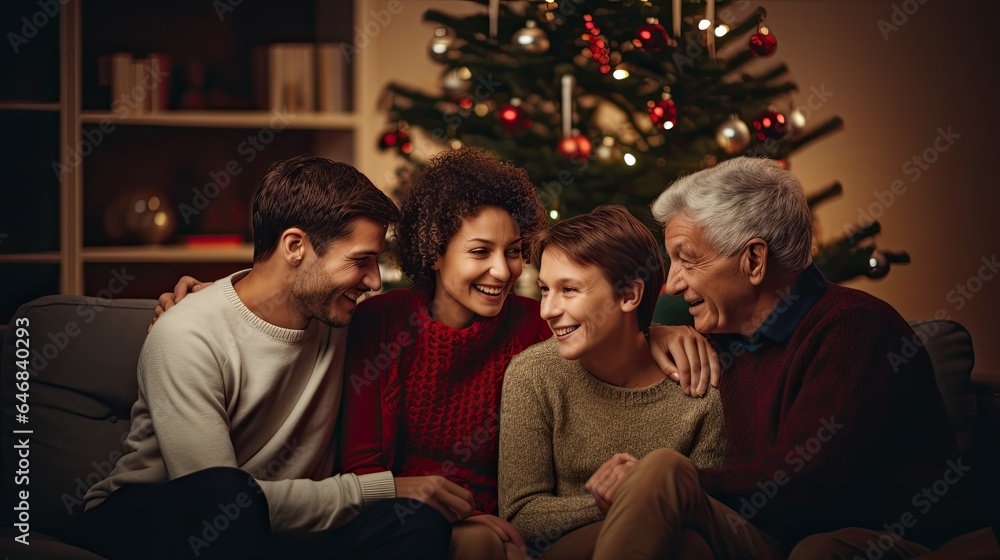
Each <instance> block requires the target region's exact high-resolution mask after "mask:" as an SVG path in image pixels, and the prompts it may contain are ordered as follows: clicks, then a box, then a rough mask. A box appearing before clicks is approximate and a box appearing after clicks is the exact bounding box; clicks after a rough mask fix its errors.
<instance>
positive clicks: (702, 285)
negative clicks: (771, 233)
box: [663, 216, 754, 333]
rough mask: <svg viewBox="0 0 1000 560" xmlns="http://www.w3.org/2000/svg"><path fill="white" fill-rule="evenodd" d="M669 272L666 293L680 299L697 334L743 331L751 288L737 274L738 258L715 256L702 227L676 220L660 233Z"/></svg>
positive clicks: (750, 304) (750, 305)
mask: <svg viewBox="0 0 1000 560" xmlns="http://www.w3.org/2000/svg"><path fill="white" fill-rule="evenodd" d="M663 236H664V240H665V245H666V248H667V254H668V255H669V256H670V270H669V272H668V273H667V284H666V290H667V292H668V293H669V294H670V295H673V296H681V297H683V298H684V301H686V302H687V303H688V305H689V306H690V307H689V312H690V313H691V315H692V316H693V317H694V328H695V329H697V331H698V332H700V333H737V332H741V331H742V330H744V328H745V327H746V326H747V324H748V322H749V320H750V318H751V316H752V314H753V305H754V292H753V290H752V288H753V286H752V285H751V284H750V282H749V280H748V279H747V278H746V275H744V274H742V273H741V272H740V267H739V255H734V256H732V257H724V256H722V255H720V254H719V253H717V252H715V250H713V249H712V247H711V246H710V245H709V243H708V240H707V239H706V238H705V235H704V231H703V229H702V228H701V227H699V226H697V225H695V224H694V223H692V222H690V221H688V220H687V219H685V218H683V217H681V216H677V217H674V218H673V219H671V220H670V221H669V222H668V223H667V226H666V227H665V228H664V230H663Z"/></svg>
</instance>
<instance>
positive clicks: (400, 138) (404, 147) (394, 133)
mask: <svg viewBox="0 0 1000 560" xmlns="http://www.w3.org/2000/svg"><path fill="white" fill-rule="evenodd" d="M378 145H379V148H382V149H383V150H388V149H391V148H395V149H397V150H399V153H401V154H409V153H411V152H413V142H411V141H410V135H409V134H407V132H406V130H404V129H402V128H397V129H396V130H390V131H389V132H386V133H385V134H383V135H382V137H381V138H380V139H379V142H378Z"/></svg>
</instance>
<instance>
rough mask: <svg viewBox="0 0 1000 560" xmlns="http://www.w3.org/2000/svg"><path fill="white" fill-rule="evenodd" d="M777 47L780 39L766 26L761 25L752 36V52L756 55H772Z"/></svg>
mask: <svg viewBox="0 0 1000 560" xmlns="http://www.w3.org/2000/svg"><path fill="white" fill-rule="evenodd" d="M777 48H778V39H777V38H776V37H775V36H774V35H772V34H771V31H770V30H769V29H768V28H766V27H764V26H760V27H759V28H758V29H757V32H756V33H754V34H753V35H751V36H750V52H751V53H753V55H754V56H771V55H772V54H774V51H775V49H777Z"/></svg>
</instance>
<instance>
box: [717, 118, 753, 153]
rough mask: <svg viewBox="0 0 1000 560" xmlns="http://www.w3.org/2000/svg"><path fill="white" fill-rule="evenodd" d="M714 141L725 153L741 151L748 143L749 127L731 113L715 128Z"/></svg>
mask: <svg viewBox="0 0 1000 560" xmlns="http://www.w3.org/2000/svg"><path fill="white" fill-rule="evenodd" d="M715 141H716V142H718V143H719V146H720V147H721V148H722V149H723V150H725V151H726V153H727V154H735V153H737V152H742V151H743V150H745V149H747V146H749V145H750V127H748V126H747V124H746V123H745V122H743V121H742V120H740V118H739V117H738V116H737V115H732V116H730V117H729V119H728V120H727V121H725V122H723V123H722V124H721V125H719V128H717V129H716V130H715Z"/></svg>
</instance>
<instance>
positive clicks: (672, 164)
mask: <svg viewBox="0 0 1000 560" xmlns="http://www.w3.org/2000/svg"><path fill="white" fill-rule="evenodd" d="M480 3H482V4H484V5H485V6H486V10H485V13H482V14H477V15H472V16H454V15H449V14H448V13H446V12H444V11H438V10H428V11H427V12H426V13H425V14H424V16H423V17H424V20H425V21H428V22H433V23H435V24H437V25H438V26H439V27H438V28H437V30H436V31H435V33H434V35H433V37H430V38H429V46H428V54H429V56H430V57H431V58H432V59H433V60H435V61H436V62H438V63H440V65H441V66H442V78H441V91H439V92H423V91H418V90H416V89H414V88H411V87H408V86H406V85H405V84H396V83H394V84H390V85H389V87H388V90H387V92H386V96H387V100H386V106H387V107H388V111H389V115H390V119H391V121H393V122H394V125H393V126H392V128H391V129H390V130H388V131H386V132H385V133H384V134H383V135H382V137H381V139H380V145H381V147H382V148H383V149H392V150H398V152H399V153H400V154H401V155H402V156H403V158H404V159H405V164H404V165H402V166H401V167H400V174H401V175H402V176H403V179H404V180H403V181H401V184H402V185H405V184H406V181H405V176H406V175H407V174H408V173H411V172H412V171H413V170H414V169H415V168H419V166H420V165H421V164H422V163H423V162H424V161H425V159H426V157H424V156H425V155H426V154H428V153H434V152H436V151H437V149H439V147H444V148H446V149H448V148H450V149H456V148H459V147H462V146H477V147H482V148H485V149H488V150H490V151H492V152H493V153H495V154H496V155H497V156H498V157H500V158H501V159H504V160H508V161H511V162H513V163H515V164H517V165H519V166H522V167H524V168H525V169H526V170H527V171H528V173H529V175H530V176H531V179H532V181H533V182H534V183H535V185H537V186H538V189H539V194H540V196H541V199H542V202H543V203H544V204H545V205H546V207H547V208H548V210H549V212H550V216H551V217H552V219H554V220H556V219H559V218H562V217H569V216H572V215H576V214H580V213H584V212H587V211H589V210H591V209H592V208H594V207H595V206H598V205H600V204H612V203H613V204H622V205H624V206H626V207H628V208H629V210H630V211H631V212H632V213H633V214H634V215H636V216H637V217H639V218H640V219H643V220H645V221H646V222H647V224H649V225H650V226H651V227H654V226H655V224H653V221H652V217H651V216H650V212H649V204H650V202H651V201H652V200H653V199H654V198H655V197H656V196H657V195H658V194H659V193H660V192H662V190H663V188H664V187H665V186H666V185H668V184H669V183H671V182H672V181H673V180H675V179H676V178H677V177H679V176H681V175H683V174H686V173H691V172H693V171H697V170H699V169H703V168H706V167H710V166H712V165H714V164H716V163H718V162H719V161H722V160H724V159H726V158H730V157H736V156H739V155H750V156H756V157H767V158H771V159H774V160H777V161H778V162H779V163H781V164H782V165H785V166H787V165H788V161H789V156H791V155H792V154H793V153H794V152H795V151H796V150H798V149H800V148H802V147H803V146H805V145H807V144H809V143H811V142H813V141H815V140H817V139H819V138H822V137H823V136H825V135H827V134H830V133H833V132H835V131H836V130H838V129H839V128H841V127H842V126H843V122H842V120H841V119H840V118H839V117H832V118H830V119H828V120H826V121H824V122H819V123H807V122H806V119H805V116H804V114H803V111H801V110H800V109H799V108H797V107H796V105H795V92H796V90H797V87H796V84H795V83H794V82H793V81H792V80H791V79H790V77H789V70H788V68H787V67H786V66H785V65H783V64H780V63H777V62H776V63H774V64H771V65H769V66H767V67H766V68H765V69H764V70H756V71H754V70H752V69H750V67H751V66H752V67H754V68H760V67H761V64H760V63H758V64H751V61H754V60H755V59H758V58H768V57H772V56H773V55H774V53H775V51H776V49H777V38H776V34H775V33H774V32H772V30H770V29H768V27H767V25H766V16H767V12H766V11H765V9H764V8H762V7H759V8H756V9H752V8H751V7H750V6H749V5H748V3H747V2H746V1H745V0H742V1H739V2H729V1H725V0H659V1H640V0H621V1H612V0H586V1H584V0H553V1H545V0H541V1H539V0H530V1H520V2H500V1H499V0H480ZM417 131H420V133H419V134H416V132H417ZM420 143H427V144H429V146H416V147H415V144H420ZM806 188H807V191H811V189H810V188H809V186H808V185H807V186H806ZM840 191H841V186H840V184H839V183H836V182H834V183H833V184H831V185H830V186H827V187H825V188H821V189H818V190H815V192H814V193H813V194H812V195H811V196H810V205H811V206H812V205H815V204H820V203H823V202H825V201H827V200H829V199H831V198H834V197H836V196H837V195H838V194H839V193H840ZM878 232H879V224H878V223H877V222H874V223H872V224H870V225H868V226H866V227H862V228H859V229H858V230H856V231H854V232H853V233H848V234H845V235H844V236H843V237H842V238H840V239H837V240H835V241H833V242H831V243H828V244H822V245H819V246H818V247H817V254H816V256H815V260H816V262H817V264H818V265H819V266H820V268H822V269H823V271H824V273H825V274H826V275H827V277H828V278H830V279H831V280H833V281H835V282H841V281H844V280H847V279H850V278H854V277H856V276H860V275H867V276H869V277H871V278H881V277H883V276H885V275H886V274H887V273H888V271H889V267H890V265H891V263H893V262H908V261H909V256H908V255H907V254H906V253H893V252H888V251H880V250H876V249H875V246H874V243H873V242H872V236H874V235H875V234H877V233H878Z"/></svg>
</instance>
